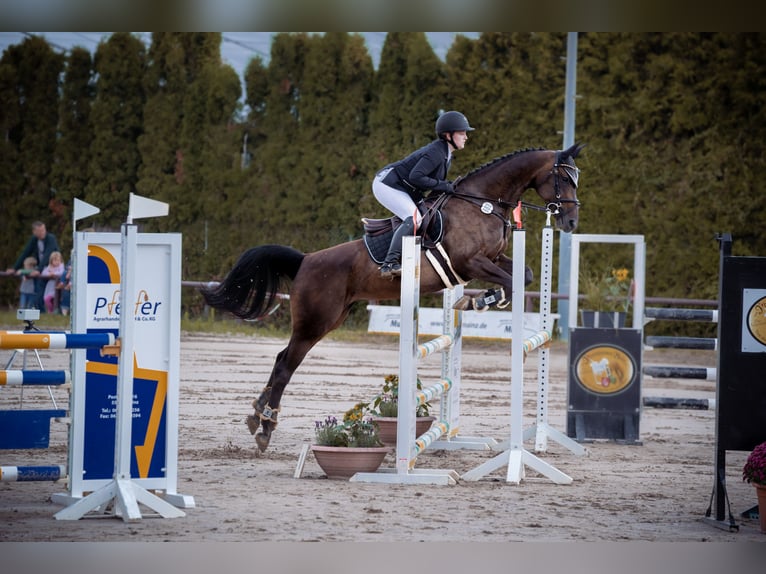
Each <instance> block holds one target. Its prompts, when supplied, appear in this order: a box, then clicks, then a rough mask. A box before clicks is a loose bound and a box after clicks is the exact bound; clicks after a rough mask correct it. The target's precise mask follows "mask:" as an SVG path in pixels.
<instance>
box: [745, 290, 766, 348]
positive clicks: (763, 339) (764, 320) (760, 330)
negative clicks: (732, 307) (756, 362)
mask: <svg viewBox="0 0 766 574" xmlns="http://www.w3.org/2000/svg"><path fill="white" fill-rule="evenodd" d="M747 329H748V331H750V334H751V335H752V336H753V338H754V339H755V340H756V341H758V342H759V343H760V344H761V345H766V297H761V298H760V299H758V301H756V302H755V303H753V305H752V306H751V307H750V309H749V310H748V311H747Z"/></svg>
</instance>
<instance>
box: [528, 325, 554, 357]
mask: <svg viewBox="0 0 766 574" xmlns="http://www.w3.org/2000/svg"><path fill="white" fill-rule="evenodd" d="M550 340H551V333H550V331H538V332H537V333H535V334H534V335H532V336H531V337H528V338H527V339H525V340H524V356H525V357H526V356H527V354H528V353H531V352H532V351H534V350H535V349H537V348H538V347H542V346H543V345H545V344H546V343H548V342H550Z"/></svg>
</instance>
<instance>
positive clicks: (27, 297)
mask: <svg viewBox="0 0 766 574" xmlns="http://www.w3.org/2000/svg"><path fill="white" fill-rule="evenodd" d="M16 275H21V288H20V291H21V300H20V301H19V309H37V291H36V290H35V277H36V276H37V275H40V272H39V271H38V270H37V259H35V258H34V257H27V258H26V259H24V268H23V269H19V270H18V271H16Z"/></svg>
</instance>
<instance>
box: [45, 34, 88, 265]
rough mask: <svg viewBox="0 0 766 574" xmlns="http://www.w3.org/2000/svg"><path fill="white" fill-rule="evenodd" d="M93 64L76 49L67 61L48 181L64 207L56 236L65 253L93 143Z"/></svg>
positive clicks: (84, 51) (84, 183)
mask: <svg viewBox="0 0 766 574" xmlns="http://www.w3.org/2000/svg"><path fill="white" fill-rule="evenodd" d="M92 66H93V60H92V58H91V56H90V52H88V50H86V49H85V48H80V47H75V48H73V49H72V51H71V53H70V54H69V56H68V57H67V63H66V69H65V73H64V81H63V84H62V87H61V98H60V101H59V114H58V138H57V140H56V155H55V162H54V164H53V168H52V173H51V181H52V183H53V185H54V186H55V188H56V195H55V199H56V200H57V201H60V202H62V204H63V205H64V206H65V207H66V211H65V213H66V218H65V225H64V227H63V230H62V232H61V234H60V236H59V245H60V246H61V247H62V249H64V250H65V251H64V253H66V252H68V250H69V248H71V234H72V225H71V220H72V218H71V215H72V205H73V200H74V198H75V197H77V198H82V197H83V196H84V193H85V188H86V187H87V185H88V177H87V174H88V161H89V159H88V154H87V153H83V150H87V149H88V147H89V146H90V142H91V141H92V140H93V129H92V126H91V122H90V106H91V103H92V101H93V95H94V91H95V90H94V83H93V77H92V70H93V67H92Z"/></svg>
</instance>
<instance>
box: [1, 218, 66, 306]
mask: <svg viewBox="0 0 766 574" xmlns="http://www.w3.org/2000/svg"><path fill="white" fill-rule="evenodd" d="M54 251H59V244H58V241H57V240H56V236H55V235H53V233H48V230H47V229H46V228H45V224H44V223H43V222H42V221H35V222H34V223H33V224H32V237H31V238H30V239H29V241H28V242H27V244H26V246H25V247H24V250H23V251H22V252H21V255H19V258H18V259H17V260H16V263H15V264H14V265H13V267H11V268H9V269H8V272H11V273H12V272H15V271H18V270H19V269H21V268H22V267H23V265H24V260H25V259H26V258H27V257H30V256H31V257H35V258H36V259H37V269H38V271H42V270H43V269H45V267H46V266H47V265H48V260H49V259H50V256H51V253H53V252H54ZM46 282H47V280H46V279H45V278H42V277H37V278H36V279H35V293H36V296H37V301H36V304H35V307H36V308H37V309H40V311H41V312H44V310H45V305H44V303H43V293H44V292H45V284H46Z"/></svg>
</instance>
